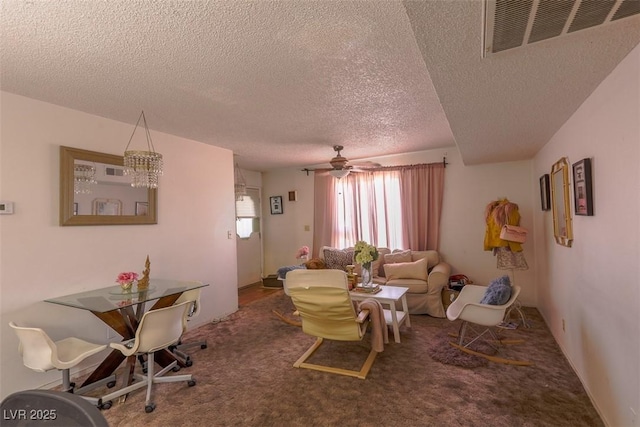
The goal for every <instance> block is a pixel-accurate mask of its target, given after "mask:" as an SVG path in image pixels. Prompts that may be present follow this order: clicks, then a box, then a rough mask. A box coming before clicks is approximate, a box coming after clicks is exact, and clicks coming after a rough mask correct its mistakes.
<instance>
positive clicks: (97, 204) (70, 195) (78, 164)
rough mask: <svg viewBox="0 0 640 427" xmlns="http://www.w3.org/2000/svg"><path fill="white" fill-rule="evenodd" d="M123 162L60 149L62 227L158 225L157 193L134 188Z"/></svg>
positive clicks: (121, 159)
mask: <svg viewBox="0 0 640 427" xmlns="http://www.w3.org/2000/svg"><path fill="white" fill-rule="evenodd" d="M123 165H124V159H123V157H122V156H117V155H114V154H105V153H98V152H96V151H88V150H81V149H78V148H71V147H64V146H61V147H60V225H63V226H66V225H127V224H132V225H133V224H157V223H158V204H157V199H158V190H157V189H149V188H133V187H131V184H130V183H129V180H128V177H127V176H125V175H124V173H123V171H124V167H123Z"/></svg>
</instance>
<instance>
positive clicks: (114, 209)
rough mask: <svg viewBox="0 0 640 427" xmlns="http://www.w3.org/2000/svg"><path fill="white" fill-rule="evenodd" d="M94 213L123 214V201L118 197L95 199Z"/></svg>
mask: <svg viewBox="0 0 640 427" xmlns="http://www.w3.org/2000/svg"><path fill="white" fill-rule="evenodd" d="M92 212H93V215H122V202H121V201H120V200H118V199H94V200H93V210H92Z"/></svg>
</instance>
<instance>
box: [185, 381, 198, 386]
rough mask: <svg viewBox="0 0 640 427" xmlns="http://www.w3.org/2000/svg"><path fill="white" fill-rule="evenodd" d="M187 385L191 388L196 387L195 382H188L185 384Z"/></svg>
mask: <svg viewBox="0 0 640 427" xmlns="http://www.w3.org/2000/svg"><path fill="white" fill-rule="evenodd" d="M187 385H188V386H189V387H193V386H194V385H196V380H189V381H188V382H187Z"/></svg>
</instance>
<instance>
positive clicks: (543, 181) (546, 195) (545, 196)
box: [540, 173, 551, 211]
mask: <svg viewBox="0 0 640 427" xmlns="http://www.w3.org/2000/svg"><path fill="white" fill-rule="evenodd" d="M540 207H541V208H542V210H543V211H549V210H551V191H550V189H549V174H548V173H545V174H544V175H542V176H541V177H540Z"/></svg>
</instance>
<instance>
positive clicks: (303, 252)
mask: <svg viewBox="0 0 640 427" xmlns="http://www.w3.org/2000/svg"><path fill="white" fill-rule="evenodd" d="M308 256H309V246H303V247H301V248H300V249H298V252H297V253H296V258H297V259H301V258H306V257H308Z"/></svg>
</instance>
